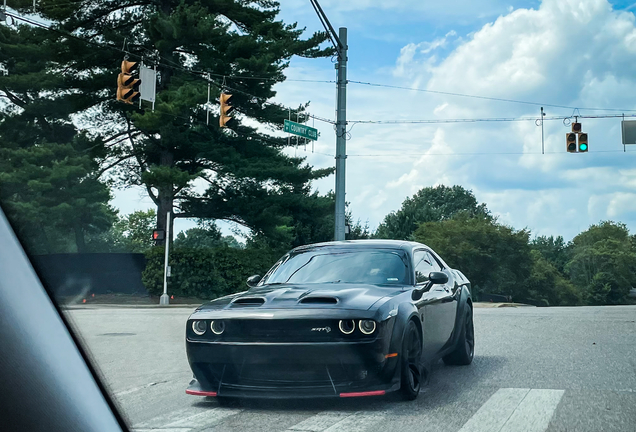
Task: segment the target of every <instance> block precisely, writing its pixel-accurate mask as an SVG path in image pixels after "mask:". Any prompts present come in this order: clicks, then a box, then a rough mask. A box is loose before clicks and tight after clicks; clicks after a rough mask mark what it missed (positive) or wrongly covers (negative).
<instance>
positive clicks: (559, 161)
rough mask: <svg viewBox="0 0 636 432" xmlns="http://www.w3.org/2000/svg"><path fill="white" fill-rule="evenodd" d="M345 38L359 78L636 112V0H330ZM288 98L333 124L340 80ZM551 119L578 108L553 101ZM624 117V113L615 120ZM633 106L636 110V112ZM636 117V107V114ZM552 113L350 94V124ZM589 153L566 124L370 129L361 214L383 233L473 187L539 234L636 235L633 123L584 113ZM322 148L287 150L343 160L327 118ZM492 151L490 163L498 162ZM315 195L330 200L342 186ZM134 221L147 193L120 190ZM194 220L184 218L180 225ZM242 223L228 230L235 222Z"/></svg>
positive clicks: (360, 167) (358, 182) (354, 169)
mask: <svg viewBox="0 0 636 432" xmlns="http://www.w3.org/2000/svg"><path fill="white" fill-rule="evenodd" d="M281 3H282V5H281V9H282V12H281V18H282V19H283V20H284V21H286V22H294V21H295V22H298V24H299V26H301V27H306V28H307V30H308V32H313V31H316V30H320V29H321V27H320V23H319V21H318V18H317V17H316V15H315V13H314V11H313V9H312V8H311V6H310V3H309V1H308V0H285V1H282V2H281ZM321 5H322V6H323V9H324V10H325V12H326V13H327V15H328V16H329V18H330V20H331V23H332V24H333V26H334V27H335V28H338V27H340V26H344V27H347V28H348V30H349V32H348V34H349V79H350V80H358V81H371V82H376V83H383V84H389V85H398V86H405V87H415V88H419V89H428V90H437V91H445V92H453V93H463V94H472V95H480V96H487V97H495V98H505V99H515V100H524V101H536V102H539V103H545V104H552V105H564V106H568V107H578V108H580V110H579V111H580V113H581V114H583V115H594V114H607V113H610V112H609V111H590V110H584V109H582V108H618V109H622V110H636V26H635V17H634V15H633V13H632V11H636V5H635V4H634V3H633V2H611V3H610V2H607V1H606V0H544V1H543V2H538V1H508V2H503V1H499V0H485V1H469V0H447V1H445V2H422V1H420V0H401V1H393V0H385V1H382V2H378V1H372V0H349V1H347V2H342V1H338V0H322V1H321ZM334 76H335V70H334V68H333V64H332V63H331V62H330V60H329V59H312V60H308V59H298V58H295V59H293V60H292V62H291V66H290V68H289V69H288V77H289V78H296V79H318V80H321V79H322V80H331V79H334ZM277 90H278V95H277V98H276V100H277V101H279V102H281V103H284V104H286V105H289V106H298V105H299V104H300V103H304V102H307V101H311V105H310V112H312V113H313V114H316V115H318V116H321V117H326V118H334V117H335V113H334V103H335V85H334V84H308V83H300V82H286V83H283V84H280V85H279V86H278V87H277ZM546 113H547V115H548V116H550V117H568V116H571V115H572V114H573V110H572V109H571V108H569V109H563V108H552V107H547V106H546ZM611 113H618V114H620V112H619V111H616V112H611ZM628 113H629V112H626V114H628ZM634 113H636V111H635V112H634ZM538 116H539V106H533V105H524V104H511V103H505V102H495V101H485V100H479V99H470V98H460V97H453V96H444V95H439V94H432V93H425V92H414V91H406V90H393V89H387V88H374V87H366V86H361V85H358V84H350V85H349V91H348V118H349V119H350V120H376V119H392V120H395V119H408V120H421V119H453V118H490V117H534V118H538ZM582 123H583V129H584V131H585V132H588V133H589V137H590V152H589V153H587V154H568V153H566V152H565V132H567V131H568V130H569V129H568V128H567V127H566V126H564V124H563V121H562V119H559V120H554V121H549V122H548V121H546V122H545V148H546V154H544V155H541V154H538V153H540V150H541V129H540V128H538V127H537V126H535V124H534V121H527V122H511V123H467V124H434V125H421V124H419V125H364V124H358V125H356V126H355V127H354V128H353V129H352V130H351V139H350V140H349V141H348V143H347V152H348V154H349V155H350V156H349V158H348V159H347V201H350V202H351V210H352V211H353V214H354V217H356V218H360V219H361V220H362V221H363V222H364V221H366V220H368V222H369V224H370V226H371V227H372V228H375V227H377V225H378V223H379V222H381V220H382V218H383V217H384V215H386V214H387V213H388V212H390V211H393V210H396V209H398V208H399V207H400V204H401V203H402V201H403V200H404V199H405V198H406V197H407V196H409V195H412V194H414V193H415V192H416V191H417V190H418V189H420V188H421V187H425V186H433V185H438V184H446V185H453V184H460V185H462V186H464V187H466V188H469V189H472V190H473V191H474V192H475V194H476V196H477V198H478V200H480V201H482V202H486V203H487V205H488V207H489V208H490V209H491V210H492V211H493V213H495V214H496V215H497V216H498V217H499V219H500V221H502V222H504V223H507V224H509V225H512V226H514V227H515V228H524V227H527V228H529V229H531V230H532V232H533V233H535V234H542V235H563V236H564V237H565V238H566V239H571V238H572V237H573V236H574V235H576V234H577V233H578V232H580V231H581V230H584V229H586V228H587V227H588V226H589V225H590V224H592V223H597V222H599V221H601V220H606V219H613V220H620V221H622V222H625V223H627V224H628V226H629V227H630V229H631V230H632V232H635V231H636V146H634V147H632V148H628V152H627V153H623V152H622V150H623V146H622V145H621V144H620V119H585V120H582ZM316 127H317V128H319V130H320V132H321V136H320V139H319V140H318V141H317V142H316V143H315V151H316V152H315V153H311V146H309V147H307V151H305V150H304V148H303V147H301V148H299V149H290V150H288V151H289V153H290V154H294V153H296V154H299V155H303V156H307V162H308V163H309V164H311V165H314V166H316V167H324V166H332V165H333V156H329V155H333V153H334V149H335V135H334V133H333V129H332V127H331V126H330V125H328V124H323V123H316ZM484 153H488V154H484ZM314 186H315V188H317V189H318V190H319V191H320V192H322V193H326V192H327V191H329V190H330V189H332V188H333V187H334V178H333V176H332V177H329V178H327V179H323V180H320V181H318V182H316V183H315V185H314ZM115 205H117V206H118V207H120V209H121V210H122V212H123V213H127V212H130V211H132V210H134V209H138V208H145V207H147V206H148V205H149V203H148V200H147V199H143V194H141V193H140V192H137V191H135V190H129V191H126V192H118V193H117V198H116V200H115ZM191 224H192V222H186V221H180V222H179V225H178V226H177V229H183V228H186V227H187V226H189V225H191ZM225 229H227V227H225Z"/></svg>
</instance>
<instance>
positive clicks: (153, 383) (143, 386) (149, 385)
mask: <svg viewBox="0 0 636 432" xmlns="http://www.w3.org/2000/svg"><path fill="white" fill-rule="evenodd" d="M167 382H168V381H157V382H151V383H148V384H144V385H142V386H139V387H133V388H130V389H128V390H122V391H119V392H117V393H115V397H120V396H124V395H127V394H130V393H135V392H138V391H139V390H143V389H145V388H148V387H153V386H156V385H157V384H163V383H167Z"/></svg>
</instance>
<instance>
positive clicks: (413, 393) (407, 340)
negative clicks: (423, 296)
mask: <svg viewBox="0 0 636 432" xmlns="http://www.w3.org/2000/svg"><path fill="white" fill-rule="evenodd" d="M402 346H403V348H402V367H401V374H402V376H401V384H400V392H401V393H402V397H403V398H404V399H405V400H415V399H416V398H417V395H418V394H419V393H420V387H421V386H422V366H421V361H422V336H421V335H420V332H419V330H418V329H417V325H416V324H415V322H413V320H410V321H409V323H408V325H407V327H406V332H405V333H404V340H403V341H402Z"/></svg>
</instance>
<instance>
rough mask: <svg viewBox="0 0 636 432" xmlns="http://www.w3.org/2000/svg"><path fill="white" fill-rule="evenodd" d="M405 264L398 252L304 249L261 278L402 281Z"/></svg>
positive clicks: (271, 280)
mask: <svg viewBox="0 0 636 432" xmlns="http://www.w3.org/2000/svg"><path fill="white" fill-rule="evenodd" d="M406 274H407V273H406V265H405V264H404V261H403V259H402V257H401V256H400V255H399V254H398V253H397V252H392V251H383V250H368V251H346V252H340V251H338V252H333V251H306V252H301V253H297V254H292V255H289V256H288V257H287V258H286V259H284V260H282V262H281V263H280V264H278V265H277V266H274V267H273V268H272V270H270V271H269V272H268V274H267V275H265V277H264V278H263V282H262V284H263V285H266V284H274V283H303V284H304V283H329V282H331V283H368V284H376V285H382V284H404V283H405V281H406Z"/></svg>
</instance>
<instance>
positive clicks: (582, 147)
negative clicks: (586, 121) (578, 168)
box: [577, 133, 588, 153]
mask: <svg viewBox="0 0 636 432" xmlns="http://www.w3.org/2000/svg"><path fill="white" fill-rule="evenodd" d="M577 135H578V136H579V153H585V152H586V151H587V149H588V145H587V134H586V133H579V134H577Z"/></svg>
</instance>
